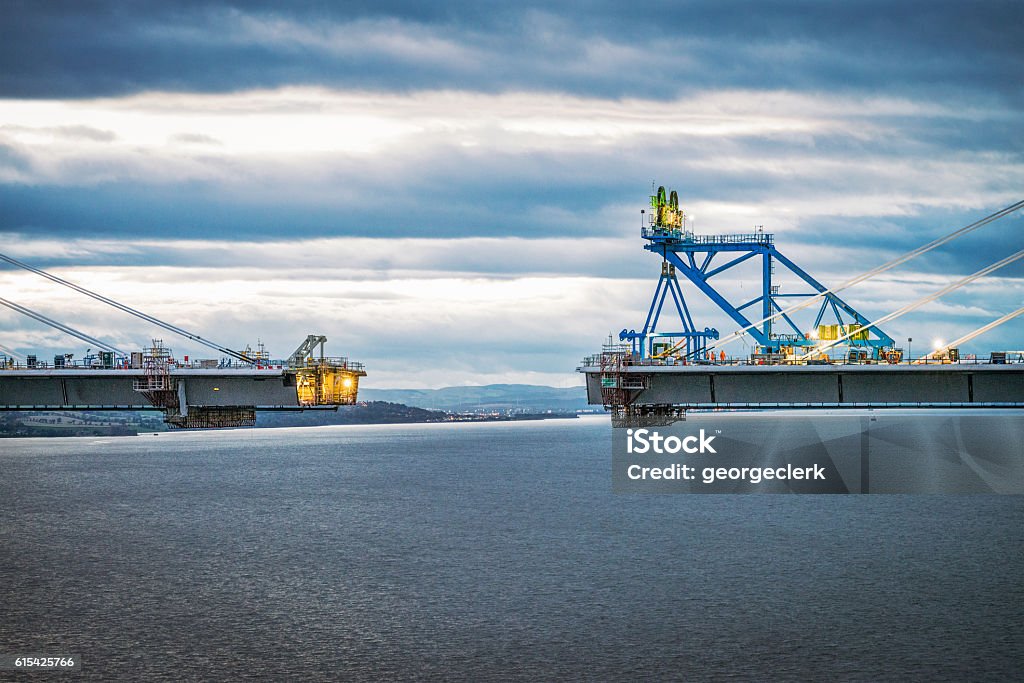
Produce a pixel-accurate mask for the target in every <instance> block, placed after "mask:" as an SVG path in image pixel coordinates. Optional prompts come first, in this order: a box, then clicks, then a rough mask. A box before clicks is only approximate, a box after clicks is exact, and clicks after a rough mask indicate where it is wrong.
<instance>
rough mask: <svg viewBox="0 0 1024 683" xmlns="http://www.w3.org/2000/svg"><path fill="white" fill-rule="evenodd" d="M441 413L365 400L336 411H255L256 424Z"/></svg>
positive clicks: (436, 416) (402, 418)
mask: <svg viewBox="0 0 1024 683" xmlns="http://www.w3.org/2000/svg"><path fill="white" fill-rule="evenodd" d="M447 419H448V416H447V415H446V414H445V413H442V412H438V411H433V410H423V409H422V408H414V407H410V406H405V405H400V404H397V403H386V402H384V401H368V402H363V403H360V404H359V405H354V406H342V407H340V408H338V410H336V411H335V410H304V411H302V412H294V413H293V412H290V411H286V412H271V411H259V412H257V413H256V426H257V427H308V426H314V425H347V424H395V423H409V422H445V421H446V420H447Z"/></svg>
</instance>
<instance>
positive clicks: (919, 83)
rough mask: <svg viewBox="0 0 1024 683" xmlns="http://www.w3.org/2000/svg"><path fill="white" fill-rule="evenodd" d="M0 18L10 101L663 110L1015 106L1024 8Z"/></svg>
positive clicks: (506, 6) (18, 9)
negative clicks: (306, 98) (145, 95)
mask: <svg viewBox="0 0 1024 683" xmlns="http://www.w3.org/2000/svg"><path fill="white" fill-rule="evenodd" d="M570 7H571V9H570ZM2 10H3V15H4V20H3V21H2V22H0V95H2V96H5V97H62V98H66V97H92V96H98V95H121V94H125V93H131V92H137V91H141V90H153V89H160V90H187V91H207V92H211V91H234V90H240V89H248V88H254V87H276V86H281V85H293V84H315V85H325V86H329V87H346V88H348V87H358V88H369V89H375V90H379V89H397V90H418V89H433V88H457V89H475V90H482V91H490V92H493V91H505V90H509V89H514V90H523V89H526V90H548V91H561V92H572V93H577V94H592V95H599V96H604V97H625V96H641V97H655V98H659V97H660V98H672V97H675V96H678V95H679V94H680V93H685V92H687V91H689V90H690V89H693V88H707V87H716V88H723V87H736V88H755V89H756V88H788V89H833V88H842V89H847V90H851V89H852V90H858V89H862V88H870V89H871V90H873V91H877V90H879V88H885V89H892V90H899V91H900V92H903V93H907V92H912V91H940V90H941V91H943V92H945V94H946V96H951V97H954V96H955V97H963V96H964V94H969V93H970V92H973V91H976V90H977V89H986V90H990V91H994V92H997V93H999V94H1001V95H1002V96H1004V97H1008V98H1011V99H1013V100H1015V101H1017V102H1018V103H1019V101H1020V98H1021V88H1020V74H1021V73H1022V72H1024V42H1022V41H1020V40H1019V37H1018V36H1017V32H1016V31H1015V30H1013V28H1012V27H1019V26H1021V24H1022V22H1024V5H1022V4H1021V3H1020V2H983V3H968V2H936V1H934V0H932V1H928V2H897V3H893V2H873V1H868V2H842V3H822V2H760V3H749V2H691V3H676V2H664V3H657V2H655V3H642V4H637V3H621V2H605V3H588V4H587V5H586V6H585V8H583V9H579V8H577V5H575V4H573V5H571V6H566V7H563V8H561V9H559V8H557V7H552V6H551V5H550V3H533V4H531V3H486V2H465V3H419V2H348V3H320V2H316V3H309V2H307V3H287V4H283V3H277V2H274V3H270V2H266V3H263V2H250V3H217V2H185V3H162V2H150V3H122V2H48V3H38V2H31V1H25V2H10V1H8V2H4V3H3V7H2ZM439 48H441V49H439ZM428 54H429V56H428V57H425V55H428Z"/></svg>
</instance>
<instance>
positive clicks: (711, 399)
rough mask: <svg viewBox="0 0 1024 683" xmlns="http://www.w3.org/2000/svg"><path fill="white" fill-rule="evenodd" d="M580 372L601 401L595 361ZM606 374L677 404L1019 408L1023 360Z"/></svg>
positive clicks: (635, 369)
mask: <svg viewBox="0 0 1024 683" xmlns="http://www.w3.org/2000/svg"><path fill="white" fill-rule="evenodd" d="M579 370H580V372H583V373H585V374H586V378H587V399H588V402H589V403H592V404H595V405H600V404H602V403H604V399H603V397H602V393H601V387H602V372H601V368H599V367H595V366H585V367H581V368H579ZM604 377H605V379H606V380H609V379H613V380H616V381H621V382H622V383H623V386H630V387H642V388H635V389H631V390H630V391H629V397H630V405H632V406H636V407H640V408H642V407H655V406H673V407H677V408H709V407H710V408H716V407H717V408H733V407H746V408H790V407H880V408H885V407H899V408H906V407H1024V364H1015V365H988V364H955V363H954V364H949V365H888V364H883V365H721V366H717V365H687V366H679V365H676V366H669V365H635V366H632V365H631V366H626V367H625V368H623V369H622V372H621V373H620V374H618V375H614V376H613V375H608V374H606V375H604Z"/></svg>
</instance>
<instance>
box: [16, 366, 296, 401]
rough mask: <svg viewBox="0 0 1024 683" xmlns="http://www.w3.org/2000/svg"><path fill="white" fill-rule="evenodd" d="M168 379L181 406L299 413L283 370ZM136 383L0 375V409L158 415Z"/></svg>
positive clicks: (103, 377) (108, 376) (61, 373)
mask: <svg viewBox="0 0 1024 683" xmlns="http://www.w3.org/2000/svg"><path fill="white" fill-rule="evenodd" d="M169 377H170V378H171V379H173V380H175V382H174V386H175V389H176V393H177V398H178V400H179V403H181V404H182V407H184V406H188V407H197V408H201V407H237V406H246V407H252V408H255V409H257V410H282V409H297V408H300V405H299V399H298V394H297V392H296V388H295V382H296V379H295V372H294V371H289V370H287V369H249V368H231V369H198V368H175V369H173V370H172V371H171V372H170V373H169ZM141 378H145V371H143V370H140V369H109V370H100V369H47V370H41V369H31V370H0V410H73V409H77V410H159V409H160V408H155V407H154V405H153V404H152V403H151V402H150V401H149V400H147V398H146V397H145V396H144V395H143V394H142V393H141V392H139V391H136V390H135V389H134V388H133V382H134V380H136V379H141ZM181 398H184V399H185V401H184V402H181V400H180V399H181ZM185 410H186V411H187V408H185Z"/></svg>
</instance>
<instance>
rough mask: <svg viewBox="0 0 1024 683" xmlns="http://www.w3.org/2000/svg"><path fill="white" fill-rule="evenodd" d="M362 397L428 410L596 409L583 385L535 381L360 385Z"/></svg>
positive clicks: (538, 410)
mask: <svg viewBox="0 0 1024 683" xmlns="http://www.w3.org/2000/svg"><path fill="white" fill-rule="evenodd" d="M359 399H360V400H361V401H388V402H390V403H403V404H405V405H407V406H415V407H417V408H424V409H427V410H449V411H455V412H479V411H491V410H498V411H504V410H524V411H528V412H543V411H547V410H553V411H558V412H573V411H576V410H585V409H588V408H590V409H593V408H594V406H588V405H587V392H586V389H584V388H583V387H581V386H580V387H571V388H568V389H560V388H558V387H545V386H539V385H536V384H488V385H486V386H473V387H445V388H443V389H370V388H363V387H360V389H359Z"/></svg>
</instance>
